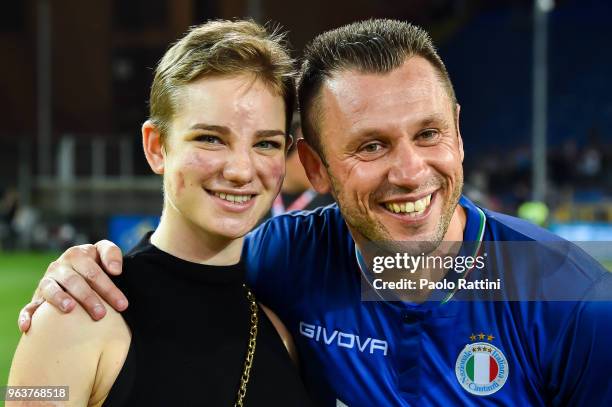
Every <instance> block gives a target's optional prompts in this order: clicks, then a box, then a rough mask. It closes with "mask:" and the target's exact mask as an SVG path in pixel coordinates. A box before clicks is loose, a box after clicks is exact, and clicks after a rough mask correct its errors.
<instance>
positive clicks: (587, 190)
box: [466, 129, 612, 222]
mask: <svg viewBox="0 0 612 407" xmlns="http://www.w3.org/2000/svg"><path fill="white" fill-rule="evenodd" d="M586 140H587V141H586V142H585V143H583V144H579V143H578V142H577V141H576V140H575V139H568V140H566V141H565V142H563V143H561V144H560V145H557V146H549V147H548V154H547V156H548V160H547V166H546V167H547V180H548V183H547V193H546V204H547V205H548V207H549V208H550V209H551V217H552V220H555V221H562V222H565V221H594V222H612V144H611V143H610V142H609V141H608V142H605V141H604V140H605V138H603V137H601V135H600V134H599V133H598V132H597V130H596V129H592V130H591V131H590V132H589V136H588V137H587V138H586ZM531 167H532V157H531V148H530V146H528V145H526V146H520V147H517V148H515V149H513V150H510V151H505V152H500V151H497V152H488V153H486V154H482V155H480V154H479V155H478V160H471V161H468V162H467V164H466V192H467V193H468V194H469V195H470V196H472V197H473V198H474V199H476V200H477V201H479V202H481V203H482V204H483V205H485V206H487V207H488V208H491V209H493V210H497V211H500V212H504V213H509V214H517V211H518V208H519V207H520V205H521V204H523V203H525V202H528V201H530V200H531V199H532V196H531V193H532V188H531V185H532V179H531V173H532V171H531V170H532V168H531Z"/></svg>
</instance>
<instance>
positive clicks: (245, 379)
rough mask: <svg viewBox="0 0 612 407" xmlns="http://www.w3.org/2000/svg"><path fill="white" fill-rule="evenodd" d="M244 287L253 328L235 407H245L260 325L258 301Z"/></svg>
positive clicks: (250, 332) (247, 288) (250, 333)
mask: <svg viewBox="0 0 612 407" xmlns="http://www.w3.org/2000/svg"><path fill="white" fill-rule="evenodd" d="M242 286H243V287H244V289H245V290H246V296H247V300H248V301H249V307H250V309H251V327H250V329H249V343H248V346H247V355H246V358H245V360H244V368H243V370H242V376H240V387H238V395H237V397H236V403H234V407H243V403H244V397H245V396H246V392H247V384H248V383H249V378H250V375H251V368H252V367H253V358H254V357H255V346H256V345H257V326H258V323H259V317H258V312H259V307H258V306H257V300H256V299H255V296H254V295H253V293H252V292H251V290H250V289H249V287H247V286H246V284H243V285H242Z"/></svg>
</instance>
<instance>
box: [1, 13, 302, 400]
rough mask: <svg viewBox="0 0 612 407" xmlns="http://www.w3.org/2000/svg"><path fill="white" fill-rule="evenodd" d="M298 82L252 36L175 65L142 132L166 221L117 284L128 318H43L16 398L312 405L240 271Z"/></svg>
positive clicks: (216, 44) (185, 46)
mask: <svg viewBox="0 0 612 407" xmlns="http://www.w3.org/2000/svg"><path fill="white" fill-rule="evenodd" d="M293 74H294V73H293V62H292V60H291V58H290V57H289V56H288V54H287V51H286V50H285V49H284V47H283V45H282V38H281V37H279V36H277V35H275V34H269V33H268V32H266V30H265V29H264V28H263V27H261V26H259V25H257V24H255V23H253V22H247V21H236V22H228V21H214V22H209V23H207V24H204V25H202V26H199V27H196V28H194V29H192V30H191V31H190V32H189V33H188V34H187V35H186V36H185V37H184V38H182V39H181V40H180V41H178V42H177V43H176V44H175V45H173V46H172V47H171V48H170V49H169V50H168V51H167V52H166V54H165V55H164V57H163V59H162V60H161V61H160V63H159V65H158V66H157V69H156V72H155V78H154V81H153V85H152V88H151V98H150V119H149V120H147V121H146V122H145V123H144V125H143V126H142V141H143V147H144V152H145V155H146V158H147V161H148V163H149V165H150V166H151V169H152V170H153V171H154V172H155V173H156V174H160V175H163V186H164V208H163V213H162V217H161V222H160V225H159V227H158V228H157V229H156V230H155V232H154V233H152V234H148V235H147V236H145V237H144V239H143V240H142V241H141V242H140V243H139V244H138V245H137V246H136V247H135V248H134V249H133V250H132V251H131V252H130V253H129V254H128V255H126V257H125V259H124V273H123V274H122V275H121V276H120V277H118V278H117V279H116V283H117V285H118V286H119V287H121V289H122V290H123V291H124V292H125V293H126V294H127V296H128V298H129V299H130V307H129V308H128V309H127V311H126V312H124V313H122V314H119V313H117V312H115V311H112V307H108V309H109V315H107V317H106V318H104V319H103V320H102V321H99V322H93V321H92V320H91V319H90V317H89V316H88V315H87V313H86V312H85V311H84V310H82V309H78V310H75V311H74V312H72V313H70V314H62V313H60V312H58V311H57V310H56V309H55V308H54V307H52V306H47V305H46V304H45V305H43V306H42V307H41V309H40V310H39V312H37V313H36V315H35V317H34V319H35V321H34V323H33V324H32V328H31V330H30V331H29V332H28V333H27V334H25V335H24V336H23V337H22V339H21V342H20V344H19V346H18V348H17V351H16V354H15V357H14V360H13V366H12V369H11V373H10V379H9V384H10V385H15V386H16V385H22V386H26V385H27V386H34V385H36V386H51V385H56V386H68V388H69V403H68V404H69V405H75V406H76V405H96V406H97V405H109V406H110V405H112V406H135V405H147V406H152V405H164V406H168V405H180V406H187V405H212V406H227V405H232V404H234V405H242V404H243V403H244V404H246V405H255V406H258V405H266V406H274V405H283V406H289V405H291V406H298V405H303V404H307V401H306V397H307V396H306V394H305V391H304V389H303V387H302V385H301V382H300V380H299V377H298V374H297V371H296V369H295V367H294V366H293V364H292V363H291V360H290V357H289V353H288V352H287V349H288V350H289V352H292V346H291V341H290V337H289V334H288V332H287V331H286V329H285V328H284V327H283V326H282V324H281V323H280V321H279V320H278V318H276V317H275V315H274V314H273V313H272V312H270V311H269V310H267V309H266V308H264V307H263V306H260V305H258V304H257V303H256V299H254V297H253V295H252V293H251V292H250V291H249V289H248V287H246V286H244V285H243V282H244V277H245V276H244V268H243V266H242V263H241V262H240V255H241V250H242V245H243V237H244V235H245V234H246V233H247V232H249V231H250V230H251V229H252V228H253V227H254V226H255V225H256V224H257V222H258V220H259V219H260V218H261V217H262V216H263V215H264V214H265V213H266V212H267V211H268V210H269V208H270V206H271V204H272V201H273V199H274V198H275V197H276V195H277V194H278V192H279V190H280V187H281V184H282V181H283V175H284V171H285V152H286V149H287V146H288V143H289V142H290V136H289V135H288V134H287V127H288V123H289V119H290V117H291V113H292V110H293V103H294V102H293V101H294V97H295V95H294V87H293V86H294V85H293V80H294V79H293ZM143 276H146V278H143ZM162 292H163V293H166V294H164V298H160V296H161V293H162ZM168 292H170V293H171V294H170V296H171V298H167V296H168V294H167V293H168ZM162 300H163V304H164V305H163V306H162V305H161V304H162ZM168 303H172V304H173V306H172V307H168V306H167V304H168ZM194 314H195V315H197V317H196V319H197V320H198V323H197V324H196V326H195V327H192V328H186V327H187V326H189V325H190V324H191V322H190V321H192V318H193V315H194ZM177 315H178V316H177ZM191 326H193V324H191ZM285 346H286V347H287V349H285ZM7 405H10V403H8V404H7Z"/></svg>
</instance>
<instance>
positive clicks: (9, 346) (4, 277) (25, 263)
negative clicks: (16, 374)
mask: <svg viewBox="0 0 612 407" xmlns="http://www.w3.org/2000/svg"><path fill="white" fill-rule="evenodd" d="M58 255H59V254H58V253H0V386H2V385H5V384H6V382H7V380H8V372H9V369H10V367H11V360H12V357H13V352H14V351H15V348H16V347H17V343H18V342H19V338H20V336H21V334H20V333H19V329H18V328H17V317H18V315H19V314H18V313H19V310H20V309H21V308H22V307H23V306H24V305H25V304H26V303H27V302H29V301H30V299H31V298H32V293H33V292H34V288H36V285H37V283H38V280H39V279H40V277H41V276H42V275H43V273H44V271H45V270H46V269H47V265H48V264H49V263H50V262H51V261H52V260H54V259H56V258H57V257H58ZM2 403H3V402H0V404H2Z"/></svg>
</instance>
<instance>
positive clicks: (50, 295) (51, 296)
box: [38, 276, 76, 313]
mask: <svg viewBox="0 0 612 407" xmlns="http://www.w3.org/2000/svg"><path fill="white" fill-rule="evenodd" d="M38 288H39V290H40V293H41V295H42V297H43V299H44V300H46V301H47V302H48V303H49V304H51V305H53V306H54V307H55V308H58V309H60V310H61V311H62V312H65V313H68V312H70V311H72V310H73V309H74V307H75V305H76V302H75V301H74V299H73V298H72V297H71V296H70V295H69V294H68V293H66V292H65V291H64V290H63V289H62V287H60V285H59V284H58V283H57V282H56V281H55V280H54V279H53V278H51V277H49V276H45V277H43V278H42V280H40V283H38ZM39 305H40V304H39Z"/></svg>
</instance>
